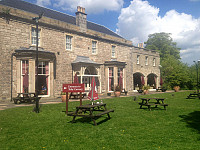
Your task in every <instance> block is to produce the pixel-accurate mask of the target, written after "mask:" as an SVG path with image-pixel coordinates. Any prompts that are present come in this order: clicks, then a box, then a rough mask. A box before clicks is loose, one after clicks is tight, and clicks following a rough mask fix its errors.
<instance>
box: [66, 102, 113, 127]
mask: <svg viewBox="0 0 200 150" xmlns="http://www.w3.org/2000/svg"><path fill="white" fill-rule="evenodd" d="M110 112H114V110H113V109H111V110H107V108H106V104H105V103H103V104H102V103H100V104H93V105H92V104H86V105H81V106H77V107H76V111H75V112H69V113H68V114H67V115H68V116H73V120H72V122H75V118H76V117H83V118H91V120H92V121H93V122H94V125H95V126H96V125H97V123H96V121H95V119H96V118H98V117H100V116H102V115H104V114H107V115H108V118H109V119H110V115H109V113H110Z"/></svg>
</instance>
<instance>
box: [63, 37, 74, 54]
mask: <svg viewBox="0 0 200 150" xmlns="http://www.w3.org/2000/svg"><path fill="white" fill-rule="evenodd" d="M67 37H70V42H68V43H67ZM73 40H74V36H73V35H71V34H66V35H65V50H67V51H72V50H73ZM67 44H69V46H70V49H68V46H67Z"/></svg>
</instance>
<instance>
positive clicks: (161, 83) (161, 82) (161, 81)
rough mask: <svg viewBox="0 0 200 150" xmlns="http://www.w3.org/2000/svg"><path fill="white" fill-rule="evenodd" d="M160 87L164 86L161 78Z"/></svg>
mask: <svg viewBox="0 0 200 150" xmlns="http://www.w3.org/2000/svg"><path fill="white" fill-rule="evenodd" d="M160 85H161V86H162V85H163V80H162V78H160Z"/></svg>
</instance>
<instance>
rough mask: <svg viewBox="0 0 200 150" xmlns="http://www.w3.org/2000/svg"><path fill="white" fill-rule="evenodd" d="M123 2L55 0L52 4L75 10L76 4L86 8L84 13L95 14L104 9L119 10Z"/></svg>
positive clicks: (112, 0)
mask: <svg viewBox="0 0 200 150" xmlns="http://www.w3.org/2000/svg"><path fill="white" fill-rule="evenodd" d="M123 3H124V1H123V0H109V1H108V0H55V3H54V4H53V5H54V6H55V7H59V8H61V9H63V10H68V11H76V8H77V6H81V7H84V8H85V9H86V13H88V14H92V13H93V14H97V13H101V12H103V11H105V10H106V11H119V10H120V9H121V8H122V6H123Z"/></svg>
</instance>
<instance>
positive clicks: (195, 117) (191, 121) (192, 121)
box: [179, 111, 200, 133]
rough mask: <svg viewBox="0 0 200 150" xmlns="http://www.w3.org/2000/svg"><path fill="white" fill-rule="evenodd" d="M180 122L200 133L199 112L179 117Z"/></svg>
mask: <svg viewBox="0 0 200 150" xmlns="http://www.w3.org/2000/svg"><path fill="white" fill-rule="evenodd" d="M179 117H181V118H182V120H181V121H183V122H186V123H187V127H189V128H193V129H195V130H197V131H198V133H200V111H194V112H192V113H189V114H188V115H180V116H179Z"/></svg>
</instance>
